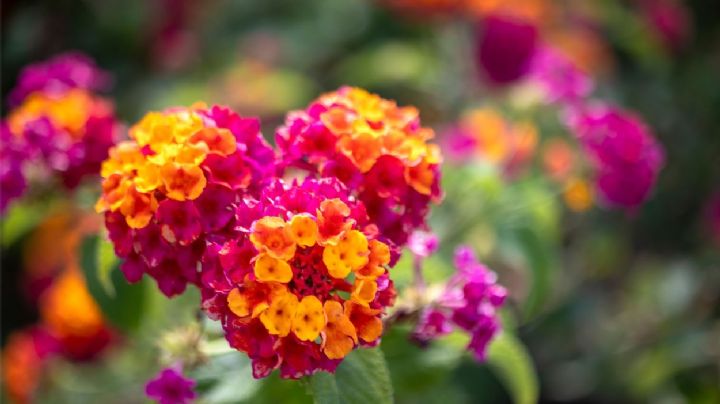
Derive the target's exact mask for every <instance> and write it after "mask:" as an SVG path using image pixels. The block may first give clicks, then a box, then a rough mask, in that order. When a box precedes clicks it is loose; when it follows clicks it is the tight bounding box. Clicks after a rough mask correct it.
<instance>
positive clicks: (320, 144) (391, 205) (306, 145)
mask: <svg viewBox="0 0 720 404" xmlns="http://www.w3.org/2000/svg"><path fill="white" fill-rule="evenodd" d="M433 137H434V132H433V130H432V129H430V128H425V127H422V126H421V124H420V117H419V113H418V110H417V109H416V108H414V107H399V106H397V104H396V103H395V102H393V101H389V100H385V99H383V98H381V97H379V96H378V95H375V94H371V93H369V92H367V91H365V90H362V89H359V88H353V87H342V88H340V89H339V90H337V91H334V92H331V93H327V94H324V95H322V96H320V97H319V98H318V99H316V100H315V101H313V102H312V103H310V105H309V106H308V107H307V108H306V109H305V110H303V111H295V112H291V113H290V114H288V116H287V119H286V121H285V125H284V126H283V127H281V128H280V129H278V131H277V133H276V136H275V138H276V142H277V145H278V147H279V149H280V152H281V157H282V160H281V162H282V165H283V166H284V167H292V168H298V169H302V170H306V171H308V172H309V173H310V174H311V175H316V176H331V177H337V178H338V179H340V180H341V181H342V182H343V183H345V184H346V185H347V187H348V188H349V189H350V190H351V192H352V193H353V195H355V196H356V197H357V198H358V199H359V200H360V201H362V202H363V203H364V204H365V206H366V208H367V211H368V215H369V216H370V219H371V220H372V221H373V223H375V224H376V225H377V226H378V228H379V230H380V234H381V237H382V238H383V239H386V240H388V241H390V242H391V243H392V244H393V245H392V247H395V246H401V245H403V244H405V242H406V241H407V238H408V236H409V234H410V233H411V232H412V231H413V230H415V229H417V228H420V227H424V226H425V217H426V216H427V214H428V209H429V204H430V202H431V201H437V200H439V199H440V197H441V192H440V187H439V183H440V170H439V167H440V163H441V162H442V158H441V154H440V150H439V148H438V146H437V145H435V144H432V143H429V141H430V140H431V139H432V138H433Z"/></svg>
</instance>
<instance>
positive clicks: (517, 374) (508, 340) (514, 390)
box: [488, 331, 539, 404]
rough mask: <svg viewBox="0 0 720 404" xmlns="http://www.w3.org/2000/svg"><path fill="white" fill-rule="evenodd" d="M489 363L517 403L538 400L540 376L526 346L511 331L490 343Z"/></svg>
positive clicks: (530, 403) (526, 403)
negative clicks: (538, 376)
mask: <svg viewBox="0 0 720 404" xmlns="http://www.w3.org/2000/svg"><path fill="white" fill-rule="evenodd" d="M488 365H490V367H491V368H492V370H493V372H495V374H496V375H497V376H498V378H499V379H500V380H501V381H502V383H503V384H504V385H505V387H506V388H507V390H508V391H509V392H510V395H511V396H512V398H513V401H514V402H515V404H533V403H536V402H537V401H538V395H539V387H538V378H537V374H536V372H535V367H534V366H533V363H532V359H531V358H530V355H529V354H528V352H527V350H526V349H525V346H524V345H523V344H522V342H521V341H520V340H518V339H517V337H515V336H514V335H512V334H511V333H509V332H507V331H504V332H502V333H501V334H500V335H498V336H497V337H496V338H495V339H494V340H493V342H492V343H491V344H490V347H489V349H488Z"/></svg>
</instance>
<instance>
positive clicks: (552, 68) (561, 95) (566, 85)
mask: <svg viewBox="0 0 720 404" xmlns="http://www.w3.org/2000/svg"><path fill="white" fill-rule="evenodd" d="M528 76H529V77H528V78H529V80H530V81H531V82H533V83H535V84H537V85H538V86H539V87H540V89H541V90H542V92H543V93H544V96H545V100H546V101H547V102H552V103H554V102H560V103H564V104H571V105H572V104H576V103H577V102H579V101H581V100H582V99H583V98H585V97H586V96H587V95H588V94H590V92H591V91H592V89H593V86H594V83H593V80H592V78H590V76H588V75H587V74H585V73H584V72H582V71H581V70H580V69H579V68H578V67H577V66H575V65H574V64H573V63H572V62H571V61H570V59H568V58H567V57H565V56H564V55H562V54H561V53H560V52H558V51H557V50H555V49H552V48H550V47H547V46H545V47H541V48H539V49H538V50H537V51H536V52H535V55H534V56H533V59H532V62H531V64H530V71H529V74H528Z"/></svg>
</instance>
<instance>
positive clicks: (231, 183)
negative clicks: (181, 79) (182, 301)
mask: <svg viewBox="0 0 720 404" xmlns="http://www.w3.org/2000/svg"><path fill="white" fill-rule="evenodd" d="M129 134H130V138H131V140H129V141H125V142H121V143H119V144H118V145H116V146H115V147H113V148H112V149H111V150H110V157H109V158H108V159H107V160H106V161H105V162H104V163H103V165H102V170H101V175H102V177H103V184H102V188H103V194H102V196H101V197H100V199H99V200H98V202H97V204H96V210H97V211H98V212H104V213H105V223H106V226H107V228H108V231H109V235H110V238H111V240H112V241H113V243H114V245H115V252H116V253H117V254H118V255H119V256H120V257H123V258H125V261H124V263H123V265H122V266H121V269H122V271H123V273H124V274H125V276H126V278H127V279H128V280H129V281H130V282H136V281H139V280H140V278H141V277H142V275H143V274H145V273H147V274H148V275H150V276H152V277H153V278H155V280H156V281H157V283H158V286H159V288H160V290H161V291H162V292H163V293H164V294H165V295H167V296H173V295H176V294H179V293H182V292H183V291H184V290H185V288H186V287H187V284H188V283H190V284H199V281H200V274H199V272H198V263H199V261H200V259H201V257H202V255H203V253H204V250H205V246H206V242H207V239H208V237H209V236H210V235H211V234H215V233H222V232H223V231H224V230H225V229H232V228H233V227H234V221H235V213H234V211H233V206H234V204H236V203H237V201H238V199H239V198H241V197H242V196H243V195H244V194H245V193H246V192H248V191H250V190H251V189H253V188H255V187H257V186H258V184H259V181H260V180H261V179H262V178H264V177H265V176H266V175H267V174H268V173H272V165H273V158H274V157H273V152H272V149H271V148H270V147H269V146H268V144H267V143H266V142H265V141H264V140H263V138H262V136H261V135H260V130H259V122H258V121H257V120H256V119H249V118H242V117H240V116H239V115H237V114H236V113H234V112H232V111H230V110H229V109H227V108H224V107H218V106H215V107H211V108H207V107H205V106H202V105H197V106H193V107H191V108H176V109H171V110H168V111H165V112H151V113H149V114H147V115H146V116H145V117H144V118H143V119H142V120H141V121H140V122H139V123H138V124H137V125H135V126H133V127H132V128H131V129H130V131H129ZM267 167H270V168H271V170H270V172H268V170H267Z"/></svg>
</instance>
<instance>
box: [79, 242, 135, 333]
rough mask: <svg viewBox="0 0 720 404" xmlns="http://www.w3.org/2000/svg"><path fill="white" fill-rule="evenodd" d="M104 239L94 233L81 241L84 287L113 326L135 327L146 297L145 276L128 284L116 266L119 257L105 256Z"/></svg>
mask: <svg viewBox="0 0 720 404" xmlns="http://www.w3.org/2000/svg"><path fill="white" fill-rule="evenodd" d="M103 243H107V242H105V241H103V240H101V239H100V237H98V236H97V235H94V236H90V237H86V238H85V239H84V240H83V242H82V245H81V261H80V262H81V266H82V269H83V273H84V274H85V279H86V282H87V286H88V290H89V291H90V294H91V295H92V296H93V298H94V299H95V301H96V302H97V303H98V305H99V306H100V308H101V309H102V311H103V313H104V314H105V317H106V318H107V319H108V321H110V323H111V324H113V325H114V326H115V327H117V328H119V329H121V330H124V331H133V330H136V329H137V328H138V326H139V325H140V322H141V320H142V314H143V309H144V305H145V297H146V286H145V285H146V282H147V281H146V280H145V279H143V280H142V281H140V282H138V283H136V284H132V285H131V284H129V283H128V282H127V280H126V279H125V277H124V276H123V274H122V272H121V271H120V269H119V264H120V261H119V260H117V259H116V260H112V259H111V257H108V254H109V252H108V249H107V246H106V245H103Z"/></svg>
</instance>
